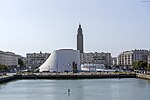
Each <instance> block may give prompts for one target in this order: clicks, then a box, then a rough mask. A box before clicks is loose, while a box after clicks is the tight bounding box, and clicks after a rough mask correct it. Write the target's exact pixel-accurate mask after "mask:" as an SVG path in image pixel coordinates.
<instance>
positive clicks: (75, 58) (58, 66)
mask: <svg viewBox="0 0 150 100" xmlns="http://www.w3.org/2000/svg"><path fill="white" fill-rule="evenodd" d="M74 65H75V66H76V69H77V70H78V71H80V70H81V67H80V53H79V50H73V49H60V50H54V51H53V52H52V53H51V55H50V56H49V58H48V59H47V60H46V61H45V62H44V63H43V64H42V65H41V66H40V67H39V71H40V72H43V71H50V72H71V71H73V66H74Z"/></svg>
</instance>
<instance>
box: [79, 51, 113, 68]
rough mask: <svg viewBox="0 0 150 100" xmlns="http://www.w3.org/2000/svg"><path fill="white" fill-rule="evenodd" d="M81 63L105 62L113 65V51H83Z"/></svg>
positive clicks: (106, 64)
mask: <svg viewBox="0 0 150 100" xmlns="http://www.w3.org/2000/svg"><path fill="white" fill-rule="evenodd" d="M80 62H81V64H104V65H105V66H111V53H104V52H102V53H98V52H94V53H92V52H91V53H81V54H80Z"/></svg>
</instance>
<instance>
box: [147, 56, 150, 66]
mask: <svg viewBox="0 0 150 100" xmlns="http://www.w3.org/2000/svg"><path fill="white" fill-rule="evenodd" d="M147 63H148V65H150V56H148V62H147Z"/></svg>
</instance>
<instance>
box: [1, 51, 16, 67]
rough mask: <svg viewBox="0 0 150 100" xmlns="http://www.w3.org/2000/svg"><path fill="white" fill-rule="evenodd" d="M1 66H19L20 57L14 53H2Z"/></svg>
mask: <svg viewBox="0 0 150 100" xmlns="http://www.w3.org/2000/svg"><path fill="white" fill-rule="evenodd" d="M0 64H4V65H7V66H17V65H18V55H16V54H15V53H12V52H3V51H0Z"/></svg>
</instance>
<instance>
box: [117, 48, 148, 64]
mask: <svg viewBox="0 0 150 100" xmlns="http://www.w3.org/2000/svg"><path fill="white" fill-rule="evenodd" d="M149 55H150V51H148V50H136V49H135V50H131V51H125V52H122V53H121V54H120V55H119V56H118V65H121V66H132V64H133V62H136V61H145V62H147V59H148V56H149Z"/></svg>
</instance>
